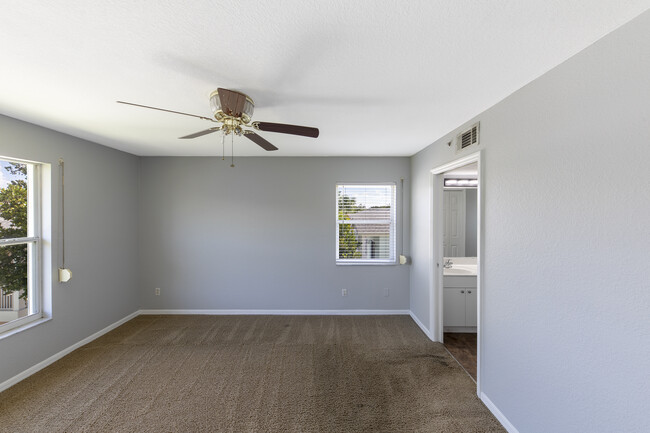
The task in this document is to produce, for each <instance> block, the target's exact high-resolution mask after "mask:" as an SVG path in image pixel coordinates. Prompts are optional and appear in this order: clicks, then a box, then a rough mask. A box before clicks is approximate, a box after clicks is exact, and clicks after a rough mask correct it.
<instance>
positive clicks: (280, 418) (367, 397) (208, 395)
mask: <svg viewBox="0 0 650 433" xmlns="http://www.w3.org/2000/svg"><path fill="white" fill-rule="evenodd" d="M475 387H476V385H475V384H474V382H472V380H471V379H470V378H469V377H468V376H467V374H466V373H465V372H464V371H463V370H462V368H461V367H460V366H459V365H458V364H457V363H456V362H455V361H454V360H453V359H452V358H451V357H450V356H449V354H448V353H447V352H446V351H445V349H444V348H443V346H442V345H440V344H437V343H432V342H430V341H429V340H428V339H427V338H426V336H425V335H424V334H423V333H422V332H421V331H420V329H419V328H418V327H417V326H416V325H415V323H413V321H412V320H411V318H409V317H408V316H139V317H136V318H135V319H133V320H131V321H129V322H128V323H126V324H124V325H122V326H121V327H119V328H117V329H116V330H114V331H112V332H110V333H108V334H106V335H104V336H103V337H101V338H99V339H97V340H95V341H93V342H92V343H90V344H88V345H86V346H83V347H81V348H80V349H77V350H75V351H74V352H72V353H71V354H69V355H68V356H66V357H64V358H62V359H61V360H59V361H57V362H56V363H54V364H52V365H51V366H49V367H47V368H45V369H43V370H41V371H40V372H39V373H37V374H35V375H33V376H31V377H29V378H28V379H26V380H24V381H22V382H21V383H19V384H17V385H15V386H13V387H12V388H10V389H8V390H6V391H4V392H3V393H0V431H2V432H12V433H13V432H79V431H82V432H104V431H110V432H445V433H453V432H464V433H466V432H503V431H505V430H503V428H502V427H501V426H500V424H499V423H498V421H497V420H496V419H495V418H494V417H493V416H492V414H490V412H489V411H488V410H487V409H486V408H485V406H484V405H483V403H482V402H481V401H480V400H479V399H478V398H477V397H476V388H475Z"/></svg>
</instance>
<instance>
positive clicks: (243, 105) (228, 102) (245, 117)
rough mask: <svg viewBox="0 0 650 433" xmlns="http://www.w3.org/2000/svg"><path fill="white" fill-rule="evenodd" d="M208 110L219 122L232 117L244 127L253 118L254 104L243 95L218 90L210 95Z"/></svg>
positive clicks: (231, 91) (226, 90)
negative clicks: (210, 110) (209, 109)
mask: <svg viewBox="0 0 650 433" xmlns="http://www.w3.org/2000/svg"><path fill="white" fill-rule="evenodd" d="M210 108H211V109H212V112H213V113H214V117H215V119H217V120H218V121H220V122H223V120H224V119H225V118H226V117H234V118H235V119H238V120H239V121H240V123H242V124H244V125H246V124H248V123H250V121H251V118H252V117H253V110H254V109H255V103H254V102H253V100H252V99H251V98H250V97H249V96H248V95H246V94H244V93H241V92H237V91H234V90H228V89H221V88H219V89H217V90H215V91H214V92H212V93H211V94H210Z"/></svg>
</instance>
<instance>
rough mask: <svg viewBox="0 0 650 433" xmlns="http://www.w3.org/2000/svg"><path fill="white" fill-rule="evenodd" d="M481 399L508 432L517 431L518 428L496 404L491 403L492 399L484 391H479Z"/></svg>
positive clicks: (516, 432)
mask: <svg viewBox="0 0 650 433" xmlns="http://www.w3.org/2000/svg"><path fill="white" fill-rule="evenodd" d="M481 401H482V402H483V403H484V404H485V406H486V407H487V408H488V409H489V410H490V412H492V415H494V417H495V418H496V419H497V420H498V421H499V422H500V423H501V425H502V426H503V428H505V429H506V431H507V432H508V433H519V430H517V429H516V428H515V426H514V425H512V423H511V422H510V421H509V420H508V418H506V416H505V415H504V414H503V413H502V412H501V411H500V410H499V408H497V407H496V405H495V404H494V403H492V400H490V399H489V398H488V396H487V395H485V393H484V392H482V393H481Z"/></svg>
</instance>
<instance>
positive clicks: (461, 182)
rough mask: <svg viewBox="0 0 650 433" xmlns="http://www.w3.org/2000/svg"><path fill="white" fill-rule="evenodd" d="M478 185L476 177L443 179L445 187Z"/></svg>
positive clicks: (473, 186) (474, 186) (472, 186)
mask: <svg viewBox="0 0 650 433" xmlns="http://www.w3.org/2000/svg"><path fill="white" fill-rule="evenodd" d="M477 186H478V179H469V178H463V179H445V187H446V188H476V187H477Z"/></svg>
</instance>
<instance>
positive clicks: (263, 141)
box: [244, 131, 278, 150]
mask: <svg viewBox="0 0 650 433" xmlns="http://www.w3.org/2000/svg"><path fill="white" fill-rule="evenodd" d="M244 136H245V137H246V138H248V139H249V140H250V141H252V142H253V143H255V144H257V145H258V146H259V147H261V148H262V149H264V150H278V148H277V147H275V146H274V145H272V144H271V143H269V142H268V141H266V139H264V138H262V137H260V136H259V135H257V134H256V133H254V132H253V131H246V132H244Z"/></svg>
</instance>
